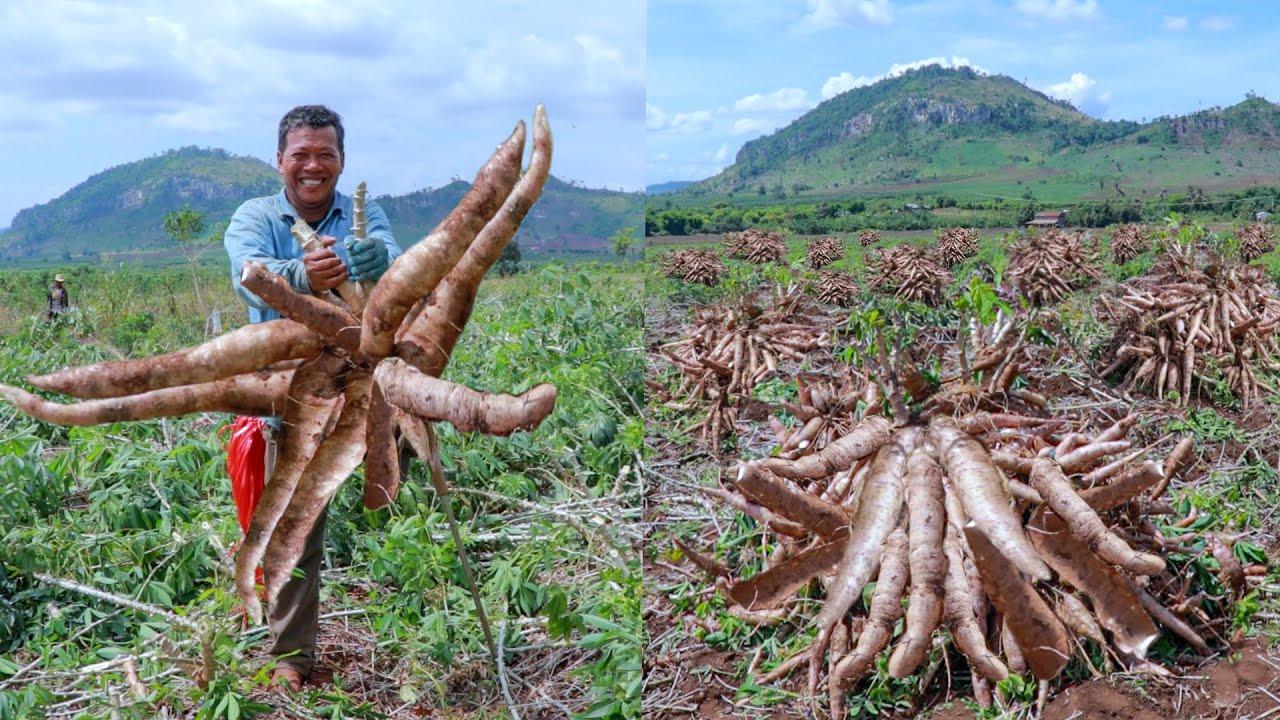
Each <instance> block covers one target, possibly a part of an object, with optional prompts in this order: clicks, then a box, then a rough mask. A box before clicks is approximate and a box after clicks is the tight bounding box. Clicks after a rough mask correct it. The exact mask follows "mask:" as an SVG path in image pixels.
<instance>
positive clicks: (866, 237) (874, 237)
mask: <svg viewBox="0 0 1280 720" xmlns="http://www.w3.org/2000/svg"><path fill="white" fill-rule="evenodd" d="M878 242H880V231H879V230H863V231H862V232H860V233H858V243H859V244H860V245H862V247H866V246H868V245H875V244H876V243H878Z"/></svg>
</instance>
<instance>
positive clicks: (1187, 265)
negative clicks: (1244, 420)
mask: <svg viewBox="0 0 1280 720" xmlns="http://www.w3.org/2000/svg"><path fill="white" fill-rule="evenodd" d="M1194 253H1195V251H1194V247H1188V248H1184V249H1182V250H1181V251H1176V249H1175V252H1170V253H1168V254H1166V255H1165V256H1164V257H1163V258H1162V259H1161V261H1160V262H1159V263H1158V264H1157V265H1156V266H1155V267H1154V268H1153V269H1152V271H1151V272H1150V273H1149V274H1147V275H1145V276H1142V277H1139V278H1137V279H1135V280H1133V281H1131V282H1129V283H1128V284H1126V285H1122V286H1121V287H1120V288H1119V289H1118V290H1117V292H1116V293H1115V295H1114V296H1112V297H1108V296H1106V295H1103V296H1100V297H1099V298H1098V301H1099V303H1100V304H1101V305H1102V307H1103V309H1104V311H1105V315H1106V316H1107V317H1109V319H1110V323H1111V324H1112V325H1113V326H1115V328H1116V333H1115V337H1114V339H1113V340H1112V347H1115V348H1116V350H1115V354H1114V356H1113V359H1112V361H1111V362H1110V364H1108V365H1107V366H1106V368H1104V369H1103V370H1102V375H1103V376H1104V377H1106V376H1108V375H1111V374H1112V373H1117V372H1123V380H1122V381H1121V384H1120V390H1121V391H1129V390H1136V389H1144V388H1145V389H1147V390H1149V391H1150V392H1151V393H1152V394H1153V395H1155V396H1156V397H1164V396H1165V394H1166V393H1169V392H1177V393H1178V402H1179V404H1181V405H1186V404H1187V403H1189V402H1190V401H1191V398H1192V396H1193V394H1200V395H1205V396H1207V397H1209V398H1212V393H1211V392H1210V389H1211V388H1212V387H1214V385H1215V384H1216V383H1217V381H1218V380H1217V379H1218V378H1220V379H1221V380H1222V381H1225V382H1226V384H1227V387H1228V388H1229V389H1230V390H1231V392H1232V393H1234V394H1235V396H1236V397H1237V398H1239V399H1240V404H1241V406H1242V407H1243V408H1244V409H1245V410H1248V409H1249V408H1251V407H1253V406H1254V405H1255V404H1256V403H1257V402H1259V401H1260V400H1261V399H1262V396H1263V388H1262V386H1261V384H1260V382H1259V380H1258V377H1257V370H1258V369H1260V368H1266V369H1269V370H1272V371H1280V363H1278V362H1277V361H1276V358H1277V357H1280V344H1278V343H1277V338H1276V330H1277V328H1278V327H1280V297H1278V296H1277V293H1276V286H1275V285H1274V284H1273V283H1272V282H1271V281H1270V280H1269V279H1268V278H1267V276H1266V271H1265V270H1264V269H1263V268H1261V267H1257V266H1253V265H1240V264H1236V263H1233V262H1231V261H1230V260H1229V259H1228V258H1216V259H1211V260H1208V261H1205V262H1203V263H1201V262H1198V261H1197V259H1196V255H1195V254H1194ZM1202 264H1203V268H1204V269H1201V268H1200V266H1201V265H1202Z"/></svg>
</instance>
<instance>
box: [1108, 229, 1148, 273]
mask: <svg viewBox="0 0 1280 720" xmlns="http://www.w3.org/2000/svg"><path fill="white" fill-rule="evenodd" d="M1150 249H1151V243H1150V242H1149V241H1148V240H1147V231H1146V228H1144V227H1143V226H1142V225H1139V224H1138V223H1126V224H1124V225H1120V226H1118V227H1116V228H1115V229H1114V230H1112V231H1111V256H1112V257H1114V258H1115V260H1116V264H1117V265H1123V264H1124V263H1127V262H1129V261H1130V260H1132V259H1134V258H1136V257H1138V256H1139V255H1141V254H1142V253H1144V252H1146V251H1147V250H1150Z"/></svg>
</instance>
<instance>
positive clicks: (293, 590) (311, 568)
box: [265, 425, 329, 677]
mask: <svg viewBox="0 0 1280 720" xmlns="http://www.w3.org/2000/svg"><path fill="white" fill-rule="evenodd" d="M266 430H267V433H266V434H267V453H266V458H265V460H266V466H267V467H266V470H267V474H266V477H267V478H268V479H270V477H271V471H272V470H273V469H274V468H275V466H276V435H277V433H278V431H277V430H275V429H274V428H272V427H271V426H270V425H268V426H267V427H266ZM328 513H329V506H328V505H325V508H324V510H323V511H322V512H321V513H320V517H319V518H318V519H317V520H316V524H315V527H313V528H311V533H310V534H309V535H307V542H306V545H304V546H303V548H302V557H301V559H299V560H298V570H297V571H296V572H294V574H293V576H292V577H290V578H289V580H288V581H286V582H285V584H284V587H282V588H281V589H280V595H279V598H278V599H277V601H276V604H275V605H274V606H272V607H268V608H267V627H268V628H269V629H270V630H271V645H270V646H269V647H268V648H267V652H268V653H269V654H271V655H273V656H275V657H278V658H279V660H278V661H277V663H276V666H277V667H280V666H285V667H289V668H292V669H294V670H297V671H298V672H300V673H302V676H303V677H306V676H307V675H309V674H311V669H312V667H313V666H314V665H315V661H316V635H317V633H318V632H319V630H320V568H321V565H322V563H323V560H324V526H325V517H326V516H327V515H328ZM282 655H288V657H280V656H282Z"/></svg>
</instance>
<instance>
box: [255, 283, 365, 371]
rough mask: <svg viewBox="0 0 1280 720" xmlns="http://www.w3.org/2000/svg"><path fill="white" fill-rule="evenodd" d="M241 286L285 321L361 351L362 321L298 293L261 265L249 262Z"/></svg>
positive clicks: (344, 346) (338, 308) (345, 347)
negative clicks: (300, 325) (273, 309)
mask: <svg viewBox="0 0 1280 720" xmlns="http://www.w3.org/2000/svg"><path fill="white" fill-rule="evenodd" d="M240 284H241V285H244V287H245V288H246V289H247V290H249V291H250V292H252V293H253V294H255V295H257V296H258V297H260V298H262V299H263V300H264V301H266V303H267V304H268V305H270V306H271V307H273V308H275V310H276V311H277V312H279V313H280V314H281V315H283V316H284V317H285V318H287V319H289V320H292V321H294V322H296V323H299V324H302V325H305V326H306V327H307V328H309V329H311V330H312V331H313V332H315V333H316V334H317V335H319V336H320V337H322V338H324V340H325V341H326V342H329V343H332V344H333V345H337V346H338V347H340V348H342V349H343V350H346V351H347V352H348V353H349V354H352V355H354V354H355V353H356V351H357V350H359V348H360V320H359V319H357V318H356V316H355V315H352V314H351V313H350V312H348V311H346V310H345V309H343V308H340V307H338V306H337V305H334V304H333V303H329V302H325V301H324V300H321V299H320V298H318V297H314V296H312V295H307V294H304V293H300V292H297V291H296V290H294V289H293V287H292V286H291V285H289V282H288V281H287V280H285V279H284V278H283V277H280V276H279V275H277V274H275V273H273V272H271V271H270V270H268V269H267V266H266V265H263V264H262V263H260V262H246V263H245V265H244V270H243V271H242V272H241V273H240Z"/></svg>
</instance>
